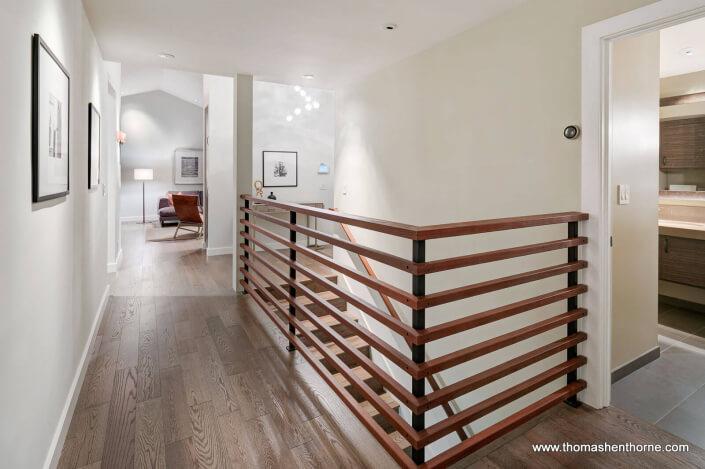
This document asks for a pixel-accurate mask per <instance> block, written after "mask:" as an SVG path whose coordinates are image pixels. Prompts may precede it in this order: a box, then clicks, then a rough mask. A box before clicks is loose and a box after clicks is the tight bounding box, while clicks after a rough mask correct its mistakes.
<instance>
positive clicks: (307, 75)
mask: <svg viewBox="0 0 705 469" xmlns="http://www.w3.org/2000/svg"><path fill="white" fill-rule="evenodd" d="M303 77H304V78H305V79H307V80H313V75H311V74H310V73H307V74H306V75H304V76H303Z"/></svg>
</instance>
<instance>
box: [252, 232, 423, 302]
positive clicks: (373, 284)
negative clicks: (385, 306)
mask: <svg viewBox="0 0 705 469" xmlns="http://www.w3.org/2000/svg"><path fill="white" fill-rule="evenodd" d="M241 221H242V223H243V224H244V225H245V226H247V227H249V228H250V229H252V230H254V231H256V232H257V233H261V234H263V235H265V236H266V237H268V238H270V239H272V240H274V241H276V242H278V243H280V244H281V245H282V246H286V247H288V248H290V249H294V250H295V251H297V252H300V253H302V254H304V255H306V256H307V257H310V258H311V259H313V260H315V261H317V262H319V263H320V264H323V265H325V266H326V267H330V268H331V269H333V270H336V271H338V272H340V273H343V274H345V275H347V276H348V277H350V278H353V279H355V280H357V281H358V282H360V283H362V284H363V285H365V286H367V287H370V288H372V289H375V290H377V291H381V292H384V293H385V294H386V295H389V296H390V297H392V298H394V299H395V300H397V301H400V302H401V303H403V304H406V305H409V306H410V307H414V306H415V305H416V303H418V301H419V300H418V298H417V297H416V296H414V295H412V294H411V293H408V292H405V291H404V290H402V289H401V288H397V287H395V286H394V285H391V284H389V283H387V282H383V281H382V280H379V279H377V278H372V277H370V276H369V275H365V274H362V273H360V272H358V271H356V270H353V269H351V268H349V267H346V266H344V265H341V264H339V263H337V262H335V261H334V260H333V259H331V258H330V257H327V256H324V255H322V254H319V253H317V252H316V251H314V250H313V249H309V248H307V247H304V246H299V245H298V244H296V243H292V242H291V241H289V240H287V239H284V238H283V237H282V236H279V235H277V234H274V233H272V232H271V231H269V230H265V229H264V228H262V227H259V226H257V225H254V224H253V223H251V222H248V221H245V220H241ZM240 233H241V234H242V235H243V236H245V232H244V231H241V232H240ZM245 237H246V238H247V239H249V240H251V241H252V240H255V238H254V237H253V236H251V235H248V236H245Z"/></svg>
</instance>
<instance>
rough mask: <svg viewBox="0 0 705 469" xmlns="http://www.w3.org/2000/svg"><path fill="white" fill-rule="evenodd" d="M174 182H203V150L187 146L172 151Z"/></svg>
mask: <svg viewBox="0 0 705 469" xmlns="http://www.w3.org/2000/svg"><path fill="white" fill-rule="evenodd" d="M174 184H203V152H202V151H201V150H192V149H188V148H178V149H176V151H174Z"/></svg>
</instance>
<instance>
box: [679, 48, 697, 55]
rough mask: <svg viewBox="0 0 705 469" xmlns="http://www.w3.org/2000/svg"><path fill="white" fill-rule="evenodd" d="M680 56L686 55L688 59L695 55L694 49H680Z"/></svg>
mask: <svg viewBox="0 0 705 469" xmlns="http://www.w3.org/2000/svg"><path fill="white" fill-rule="evenodd" d="M681 54H683V55H687V56H688V57H690V56H691V55H695V48H693V47H686V48H685V49H681Z"/></svg>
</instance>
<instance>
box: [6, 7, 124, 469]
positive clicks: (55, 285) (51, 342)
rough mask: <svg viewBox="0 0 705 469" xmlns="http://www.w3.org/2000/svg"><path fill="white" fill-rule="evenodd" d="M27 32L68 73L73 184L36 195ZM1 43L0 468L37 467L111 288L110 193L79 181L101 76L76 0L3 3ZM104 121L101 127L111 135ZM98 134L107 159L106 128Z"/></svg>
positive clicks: (67, 406) (66, 411) (52, 443)
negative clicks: (63, 191) (50, 196)
mask: <svg viewBox="0 0 705 469" xmlns="http://www.w3.org/2000/svg"><path fill="white" fill-rule="evenodd" d="M33 33H40V34H41V35H42V36H43V38H44V39H45V41H46V42H47V44H48V45H49V46H50V47H51V48H52V50H53V51H54V53H55V54H56V55H57V56H58V57H59V58H60V60H61V61H62V62H63V64H64V65H65V66H66V67H67V69H68V71H69V72H70V74H71V103H70V114H71V115H70V144H71V146H70V163H71V165H70V171H71V173H70V177H71V187H70V190H71V192H70V194H69V195H68V196H66V197H63V198H60V199H55V200H53V201H48V202H44V203H39V204H32V203H31V200H32V195H31V194H32V193H31V157H30V155H31V125H30V122H31V82H32V80H31V70H32V66H31V52H32V48H31V39H32V34H33ZM0 43H2V44H3V47H2V52H0V54H1V55H2V62H3V64H4V67H3V73H2V74H0V90H2V91H0V93H2V96H1V98H0V100H1V101H2V103H3V106H2V110H1V111H0V128H2V129H3V133H2V135H3V146H4V148H5V152H6V153H5V156H4V157H3V162H4V167H3V171H2V172H0V186H1V187H2V188H3V191H5V193H6V194H7V195H8V199H7V203H6V204H5V205H4V206H3V209H2V210H3V217H4V218H5V219H6V220H7V221H8V223H10V224H11V226H12V228H11V229H4V230H0V245H1V246H2V248H1V250H0V297H2V298H3V305H2V308H0V323H1V324H2V327H0V374H2V376H3V377H4V378H3V385H2V386H1V387H0V415H2V418H0V454H1V455H2V458H3V461H2V466H3V467H8V468H10V467H11V468H39V467H43V466H44V465H45V460H47V462H48V458H51V457H52V456H53V454H54V449H55V448H56V447H57V446H58V447H59V448H60V446H61V440H62V439H63V437H64V435H65V433H64V432H65V430H66V429H67V428H66V427H64V426H63V423H64V418H65V416H66V415H71V413H72V411H73V406H74V405H75V401H74V400H72V397H77V396H75V395H73V394H72V392H73V390H74V389H75V388H74V386H77V385H80V382H79V380H80V379H81V378H82V375H81V373H82V371H84V370H85V369H84V368H83V365H84V364H85V362H83V359H84V358H85V353H86V352H87V350H88V347H89V346H90V340H91V338H92V337H91V331H92V327H93V326H94V324H95V321H96V319H97V318H98V317H99V308H100V306H101V300H102V299H103V296H104V294H105V293H107V290H106V288H107V283H106V265H105V262H106V256H107V253H106V250H107V234H106V229H107V219H106V213H107V202H106V200H107V199H106V197H105V196H104V195H103V191H102V188H101V187H99V188H96V189H93V190H90V191H89V190H88V189H87V187H86V186H87V182H86V180H87V175H86V174H87V171H88V169H87V166H88V163H87V159H88V156H87V143H86V142H87V131H88V129H87V120H88V119H87V114H88V112H87V108H88V103H89V102H93V103H94V104H95V105H96V106H97V107H98V109H99V110H101V111H103V110H104V109H106V107H105V102H106V99H107V86H106V85H107V76H106V73H105V70H104V67H103V61H102V57H101V53H100V50H99V49H98V46H97V44H96V42H95V38H94V36H93V33H92V31H91V28H90V26H89V24H88V21H87V19H86V16H85V14H84V12H83V8H82V5H81V2H80V1H79V0H27V1H23V2H3V4H2V6H0ZM102 124H103V125H102V129H101V131H102V133H103V135H104V136H107V135H110V134H112V132H113V129H108V128H107V126H106V123H105V121H103V123H102ZM102 140H103V142H104V143H103V147H102V149H101V153H102V161H101V167H102V168H105V167H106V166H105V162H106V160H105V155H106V154H107V149H106V145H107V142H108V141H109V140H110V139H109V138H103V139H102ZM102 182H103V183H104V182H105V180H103V181H102ZM54 462H56V461H54Z"/></svg>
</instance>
